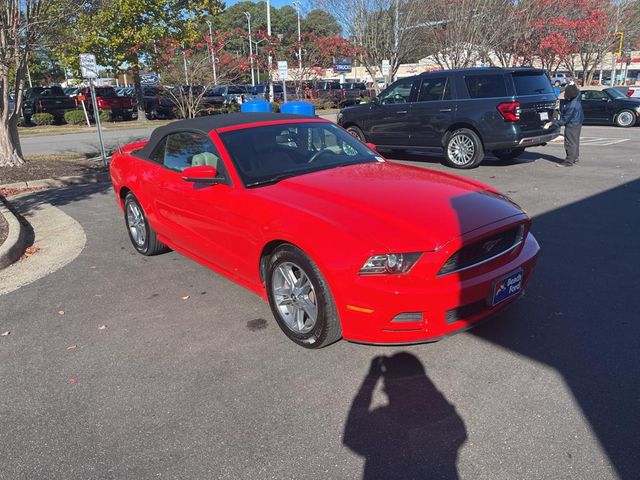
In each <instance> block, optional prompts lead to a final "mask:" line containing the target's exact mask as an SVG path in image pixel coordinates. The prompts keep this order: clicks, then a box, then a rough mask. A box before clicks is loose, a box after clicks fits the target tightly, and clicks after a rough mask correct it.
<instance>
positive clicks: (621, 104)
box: [581, 88, 640, 127]
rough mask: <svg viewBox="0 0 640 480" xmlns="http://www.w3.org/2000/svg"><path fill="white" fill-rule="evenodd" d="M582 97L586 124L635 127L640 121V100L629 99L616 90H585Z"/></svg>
mask: <svg viewBox="0 0 640 480" xmlns="http://www.w3.org/2000/svg"><path fill="white" fill-rule="evenodd" d="M581 96H582V98H581V100H582V110H583V111H584V123H585V124H608V125H616V126H618V127H633V126H634V125H637V124H638V121H639V120H640V100H636V99H634V98H629V97H627V96H626V95H625V94H624V93H622V92H620V90H617V89H616V88H605V89H604V90H590V89H585V90H582V92H581Z"/></svg>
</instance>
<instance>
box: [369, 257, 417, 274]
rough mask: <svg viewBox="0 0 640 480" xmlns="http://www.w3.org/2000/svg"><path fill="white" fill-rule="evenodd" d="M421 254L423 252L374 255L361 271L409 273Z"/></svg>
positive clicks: (371, 272)
mask: <svg viewBox="0 0 640 480" xmlns="http://www.w3.org/2000/svg"><path fill="white" fill-rule="evenodd" d="M421 255H422V253H421V252H418V253H385V254H382V255H374V256H372V257H369V259H368V260H367V261H366V262H364V265H363V266H362V268H361V269H360V272H359V273H360V275H372V274H401V273H407V272H409V270H411V268H412V267H413V266H414V265H415V263H416V262H417V261H418V259H419V258H420V256H421Z"/></svg>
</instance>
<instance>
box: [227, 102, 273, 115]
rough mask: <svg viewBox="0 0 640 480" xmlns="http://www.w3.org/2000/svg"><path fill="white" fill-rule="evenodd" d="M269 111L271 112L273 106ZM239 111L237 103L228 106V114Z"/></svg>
mask: <svg viewBox="0 0 640 480" xmlns="http://www.w3.org/2000/svg"><path fill="white" fill-rule="evenodd" d="M271 109H272V110H273V106H271ZM239 111H240V104H239V103H235V102H234V103H232V104H230V105H229V113H233V112H239Z"/></svg>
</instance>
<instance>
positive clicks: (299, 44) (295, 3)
mask: <svg viewBox="0 0 640 480" xmlns="http://www.w3.org/2000/svg"><path fill="white" fill-rule="evenodd" d="M293 5H294V6H295V7H296V11H297V12H298V77H300V80H302V42H301V40H300V8H301V7H302V5H300V2H299V1H295V2H293Z"/></svg>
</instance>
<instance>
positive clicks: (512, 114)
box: [496, 102, 520, 122]
mask: <svg viewBox="0 0 640 480" xmlns="http://www.w3.org/2000/svg"><path fill="white" fill-rule="evenodd" d="M496 108H497V109H498V111H499V112H500V115H502V118H504V121H505V122H517V121H518V120H520V102H506V103H501V104H499V105H498V106H497V107H496Z"/></svg>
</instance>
